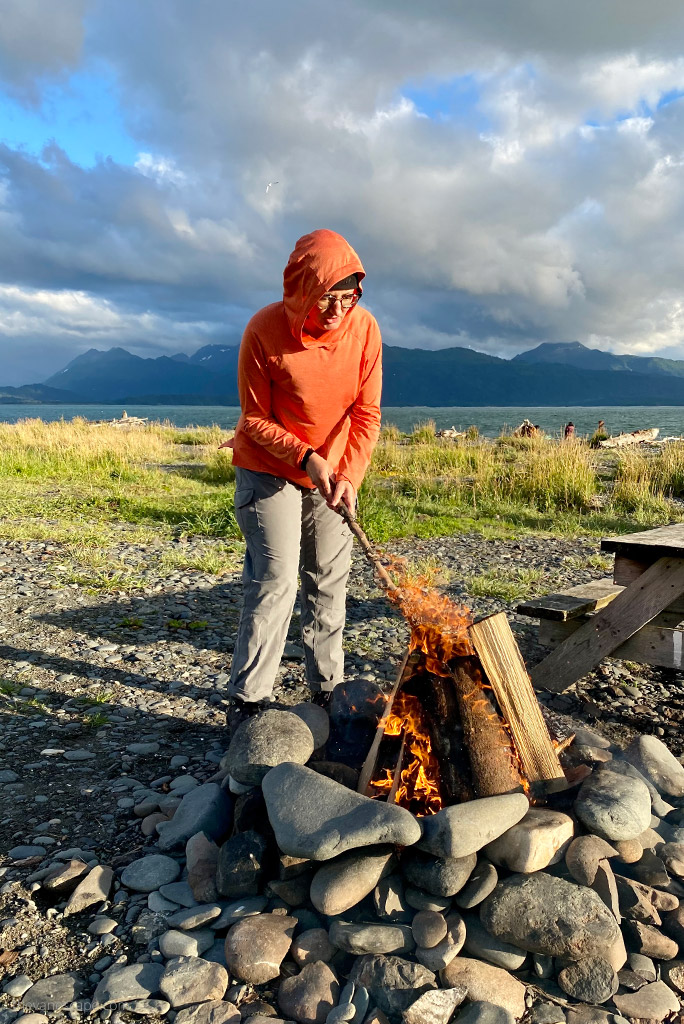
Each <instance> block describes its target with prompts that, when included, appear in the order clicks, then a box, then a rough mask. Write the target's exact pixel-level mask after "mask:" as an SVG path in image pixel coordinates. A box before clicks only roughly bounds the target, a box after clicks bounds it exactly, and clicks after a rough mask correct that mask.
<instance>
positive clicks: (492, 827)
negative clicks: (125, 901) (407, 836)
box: [418, 793, 530, 858]
mask: <svg viewBox="0 0 684 1024" xmlns="http://www.w3.org/2000/svg"><path fill="white" fill-rule="evenodd" d="M529 806H530V804H529V800H528V799H527V797H526V796H525V794H524V793H507V794H504V795H503V796H489V797H484V798H482V799H479V800H470V801H468V802H467V803H461V804H454V805H453V806H451V807H445V808H444V809H443V810H441V811H438V812H437V814H431V815H429V816H427V817H425V818H424V819H423V837H422V839H421V840H420V842H419V843H418V848H419V849H421V850H425V851H426V852H427V853H432V854H434V855H435V856H436V857H442V858H453V857H466V856H469V855H470V854H473V853H477V852H478V850H481V849H482V848H483V847H484V846H486V845H487V844H488V843H491V842H492V841H493V840H495V839H497V838H498V837H499V836H500V835H502V833H504V832H506V831H507V830H508V829H509V828H511V827H512V826H513V825H516V824H517V823H518V822H519V821H520V820H521V819H522V818H524V816H525V815H526V814H527V812H528V810H529Z"/></svg>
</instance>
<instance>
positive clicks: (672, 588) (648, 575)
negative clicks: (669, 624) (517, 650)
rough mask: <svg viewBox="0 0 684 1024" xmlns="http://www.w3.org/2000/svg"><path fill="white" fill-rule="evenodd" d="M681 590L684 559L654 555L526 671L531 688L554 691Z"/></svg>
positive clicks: (589, 667) (609, 650)
mask: <svg viewBox="0 0 684 1024" xmlns="http://www.w3.org/2000/svg"><path fill="white" fill-rule="evenodd" d="M682 594H684V559H682V558H660V559H659V560H658V561H657V562H654V563H653V565H651V566H649V568H648V569H647V570H646V572H645V573H643V574H642V575H641V576H640V577H639V578H638V579H637V580H635V582H634V583H633V584H632V585H631V586H630V587H625V589H624V590H623V591H622V593H621V594H618V596H617V597H616V598H615V600H614V601H612V602H611V603H610V604H609V605H608V606H607V607H606V608H602V609H601V611H600V612H596V614H595V615H593V616H592V617H591V618H590V619H589V621H588V622H585V623H583V625H582V626H580V628H579V629H578V630H577V631H576V632H575V633H573V635H572V636H571V637H569V638H568V639H567V640H566V642H565V643H564V644H561V645H560V646H559V647H557V648H556V649H555V651H552V652H551V654H549V655H548V657H546V658H545V659H544V660H543V661H542V662H540V664H539V665H537V666H536V667H535V668H534V669H533V671H532V682H533V684H534V686H535V688H536V689H540V690H550V691H552V692H553V693H559V692H561V691H563V690H566V689H567V688H568V686H571V685H572V684H573V683H574V682H575V681H576V680H577V679H581V678H582V676H585V675H586V674H587V672H591V670H592V669H593V668H596V666H597V665H598V664H599V662H600V661H601V660H602V658H605V657H607V656H608V655H609V654H612V653H613V651H614V650H615V649H616V648H617V647H619V646H620V645H621V644H623V643H625V641H626V640H628V639H629V638H630V637H631V636H633V635H634V634H635V633H636V632H638V630H639V629H641V627H642V626H645V625H646V623H647V622H650V621H651V619H654V618H655V616H656V615H658V614H659V612H662V611H663V610H664V609H665V608H667V606H668V605H670V604H672V602H673V601H675V600H676V599H677V598H679V597H681V595H682Z"/></svg>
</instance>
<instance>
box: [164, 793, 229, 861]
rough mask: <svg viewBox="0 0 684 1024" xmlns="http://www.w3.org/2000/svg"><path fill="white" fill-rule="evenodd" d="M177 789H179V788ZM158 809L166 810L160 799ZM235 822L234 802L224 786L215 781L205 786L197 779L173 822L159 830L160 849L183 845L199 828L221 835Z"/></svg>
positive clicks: (202, 830)
mask: <svg viewBox="0 0 684 1024" xmlns="http://www.w3.org/2000/svg"><path fill="white" fill-rule="evenodd" d="M193 781H195V780H193ZM171 785H173V783H171ZM175 792H179V789H178V788H177V789H176V790H175ZM159 809H160V811H162V812H163V811H164V806H163V805H162V802H161V801H160V804H159ZM232 822H233V804H232V801H231V799H230V797H229V796H228V794H227V793H226V792H225V790H223V789H221V787H220V786H219V785H218V784H217V783H215V782H207V783H205V785H203V786H197V785H196V783H195V787H191V788H190V789H189V791H188V792H187V793H185V795H184V796H183V799H182V800H181V802H180V805H179V806H178V809H177V810H176V812H175V814H174V815H173V818H172V819H171V821H170V823H169V824H168V825H165V826H164V829H163V831H162V832H161V833H160V837H159V844H158V845H159V849H160V850H162V851H164V852H168V851H169V850H175V849H177V848H180V847H184V846H185V844H186V843H187V841H188V840H189V839H190V838H191V837H192V836H194V835H196V834H197V833H198V832H204V834H205V835H206V837H207V838H208V839H222V838H223V837H224V836H225V835H226V834H227V833H228V832H229V830H230V827H231V825H232ZM157 831H159V830H157Z"/></svg>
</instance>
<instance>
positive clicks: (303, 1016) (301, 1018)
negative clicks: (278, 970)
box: [278, 960, 340, 1024]
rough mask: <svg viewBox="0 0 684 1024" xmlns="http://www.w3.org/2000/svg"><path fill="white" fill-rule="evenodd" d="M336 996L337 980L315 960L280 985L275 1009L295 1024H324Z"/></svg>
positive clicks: (335, 1001) (325, 967) (338, 991)
mask: <svg viewBox="0 0 684 1024" xmlns="http://www.w3.org/2000/svg"><path fill="white" fill-rule="evenodd" d="M339 995H340V986H339V982H338V981H337V978H336V977H335V975H334V974H333V972H332V971H331V970H330V968H329V967H328V965H327V964H324V963H323V962H322V961H321V960H317V961H316V962H315V963H312V964H306V966H304V967H302V969H301V971H300V973H299V974H296V975H295V976H294V977H292V978H285V979H284V980H283V981H282V982H281V983H280V988H279V989H278V1006H279V1007H280V1009H281V1010H282V1011H283V1014H284V1016H285V1018H286V1019H289V1020H296V1021H298V1022H299V1024H325V1019H326V1017H327V1016H328V1014H329V1013H330V1011H331V1010H332V1008H333V1007H334V1006H335V1004H336V1003H337V1000H338V999H339Z"/></svg>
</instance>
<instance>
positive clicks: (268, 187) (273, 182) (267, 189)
mask: <svg viewBox="0 0 684 1024" xmlns="http://www.w3.org/2000/svg"><path fill="white" fill-rule="evenodd" d="M279 184H280V182H279V181H269V183H268V185H267V186H266V192H268V191H269V189H271V188H273V186H274V185H279Z"/></svg>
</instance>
